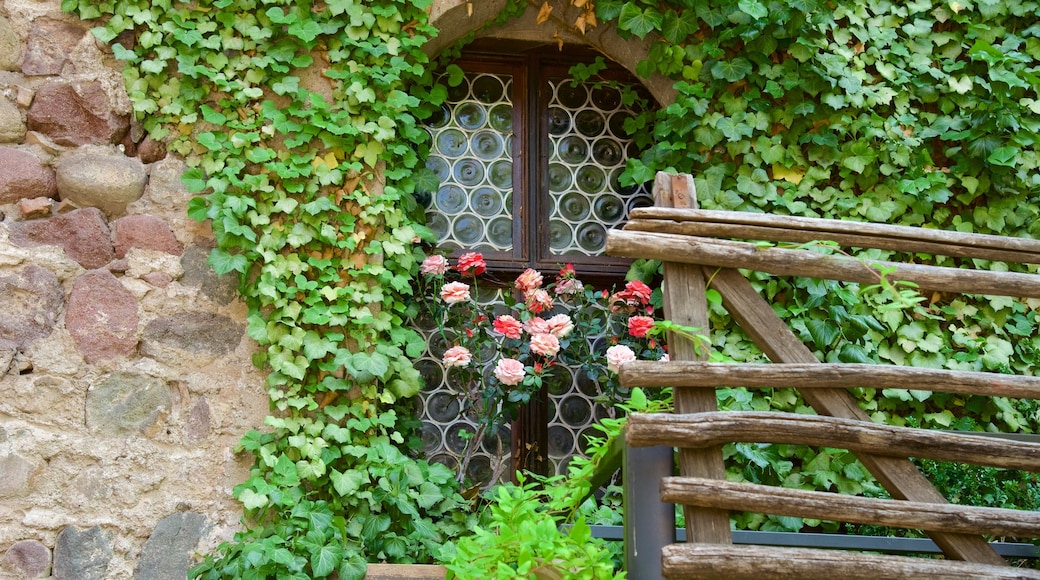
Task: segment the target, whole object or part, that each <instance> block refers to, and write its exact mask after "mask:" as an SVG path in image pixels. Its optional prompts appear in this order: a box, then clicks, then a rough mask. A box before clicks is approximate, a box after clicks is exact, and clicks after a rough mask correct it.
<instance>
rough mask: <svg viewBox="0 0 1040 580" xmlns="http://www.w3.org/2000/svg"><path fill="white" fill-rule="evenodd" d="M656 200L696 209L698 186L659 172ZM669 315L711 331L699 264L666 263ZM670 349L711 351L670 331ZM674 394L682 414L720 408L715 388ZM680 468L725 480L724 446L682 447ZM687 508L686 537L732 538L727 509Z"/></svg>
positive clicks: (696, 355) (692, 353) (685, 353)
mask: <svg viewBox="0 0 1040 580" xmlns="http://www.w3.org/2000/svg"><path fill="white" fill-rule="evenodd" d="M654 205H655V206H658V207H676V208H686V209H696V208H697V190H696V187H695V185H694V182H693V176H691V175H669V174H666V173H658V174H657V178H656V179H655V180H654ZM664 315H665V317H666V318H668V319H669V320H671V321H672V322H674V323H676V324H682V325H686V326H693V327H696V328H701V329H704V333H705V334H707V328H708V300H707V298H706V295H705V284H704V274H703V273H702V271H701V268H700V267H698V266H694V265H688V264H679V263H672V262H665V263H664ZM668 354H669V356H670V358H671V359H672V360H705V359H706V358H707V353H706V352H704V351H703V350H702V349H698V345H695V344H692V343H690V341H688V340H686V339H684V338H682V337H679V336H673V335H669V336H668ZM673 397H674V399H675V411H676V412H677V413H699V412H703V411H717V410H718V402H717V400H716V398H715V391H714V390H703V389H676V390H675V391H674V394H673ZM679 471H680V473H681V474H682V475H685V476H689V477H704V478H708V479H719V480H724V479H725V478H726V468H725V466H724V465H723V463H722V448H721V447H713V448H709V449H682V450H680V451H679ZM683 513H684V514H685V516H686V541H688V542H706V543H712V544H729V543H732V541H733V540H732V536H731V534H730V530H729V512H728V511H726V510H720V509H708V508H695V507H692V506H684V510H683Z"/></svg>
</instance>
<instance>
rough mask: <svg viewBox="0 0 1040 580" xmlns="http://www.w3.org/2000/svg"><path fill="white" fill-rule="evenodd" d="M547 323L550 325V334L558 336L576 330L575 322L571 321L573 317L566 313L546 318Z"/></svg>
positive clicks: (562, 336) (563, 335)
mask: <svg viewBox="0 0 1040 580" xmlns="http://www.w3.org/2000/svg"><path fill="white" fill-rule="evenodd" d="M545 323H546V325H548V326H549V334H551V335H553V336H555V337H556V338H564V337H565V336H567V335H568V334H570V333H571V331H572V330H574V323H573V322H571V317H570V316H567V315H566V314H557V315H556V316H553V317H552V318H550V319H549V320H546V321H545Z"/></svg>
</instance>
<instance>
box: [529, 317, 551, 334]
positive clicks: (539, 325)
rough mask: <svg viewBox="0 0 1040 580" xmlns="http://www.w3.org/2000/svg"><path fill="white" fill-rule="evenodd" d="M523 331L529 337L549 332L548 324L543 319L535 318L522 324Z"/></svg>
mask: <svg viewBox="0 0 1040 580" xmlns="http://www.w3.org/2000/svg"><path fill="white" fill-rule="evenodd" d="M524 330H526V331H527V334H530V335H535V334H547V333H548V332H549V323H548V322H547V321H546V320H545V319H544V318H539V317H537V316H535V317H534V318H530V319H528V320H527V322H525V323H524Z"/></svg>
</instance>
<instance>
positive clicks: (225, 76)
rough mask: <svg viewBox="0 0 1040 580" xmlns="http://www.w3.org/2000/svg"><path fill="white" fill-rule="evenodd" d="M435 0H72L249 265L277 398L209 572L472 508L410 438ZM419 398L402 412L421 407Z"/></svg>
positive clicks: (224, 237)
mask: <svg viewBox="0 0 1040 580" xmlns="http://www.w3.org/2000/svg"><path fill="white" fill-rule="evenodd" d="M427 4H428V2H427V1H426V0H402V1H397V0H385V1H380V2H365V3H358V2H353V1H352V0H346V1H344V0H333V1H329V2H310V1H304V2H296V1H289V0H271V1H267V0H265V2H263V3H262V4H258V3H257V2H256V1H255V0H215V1H211V0H206V1H203V2H198V3H191V4H182V3H171V2H169V1H160V2H145V1H143V0H117V1H114V2H110V1H107V0H96V1H95V0H66V1H65V2H63V8H64V9H65V10H67V11H70V12H76V13H77V14H78V15H79V16H80V17H81V18H83V19H95V18H101V19H103V20H102V22H101V23H100V24H99V25H98V26H97V27H96V28H94V30H93V32H94V34H95V36H97V37H98V38H99V39H101V40H102V41H105V42H109V43H112V44H111V46H112V50H113V53H114V55H115V56H116V58H118V59H120V60H123V61H125V63H126V66H125V69H124V76H125V80H126V88H127V92H128V94H129V96H130V98H131V101H132V103H133V107H134V112H135V113H136V115H137V117H138V119H139V120H140V121H141V123H142V125H143V126H144V128H145V129H146V130H147V131H148V132H149V134H150V135H151V136H152V137H153V138H155V139H158V140H165V141H167V142H168V148H169V150H170V151H172V152H174V153H176V154H179V155H181V156H183V157H185V159H186V160H187V162H188V164H189V167H190V169H189V170H188V171H187V172H186V174H185V175H184V183H185V184H187V186H188V187H189V189H190V190H191V191H193V192H195V193H198V194H200V197H198V198H196V199H194V200H192V202H191V203H190V204H189V208H188V213H189V215H190V216H191V217H193V218H195V219H198V220H200V221H202V220H206V221H208V222H209V223H210V224H211V225H212V228H213V232H214V234H215V236H216V240H217V248H215V249H214V250H213V252H212V254H211V256H210V264H211V265H212V266H213V267H214V269H215V270H216V271H217V272H219V273H229V272H236V273H237V274H238V275H239V278H240V286H239V288H240V291H241V294H242V297H243V298H244V300H245V302H246V304H247V305H248V308H249V313H248V322H249V325H248V332H249V336H250V337H251V338H253V339H254V340H255V341H256V342H257V343H258V344H259V345H260V347H261V350H260V352H258V353H257V355H256V356H255V357H254V361H255V362H256V363H257V364H258V365H260V366H264V367H265V368H267V369H268V370H269V371H270V372H269V375H268V377H267V389H268V393H269V395H270V399H271V404H272V407H273V408H274V410H275V412H276V416H273V417H270V418H268V421H267V428H268V430H267V431H265V432H263V433H260V432H251V433H249V434H247V435H246V436H245V438H244V439H243V441H242V448H243V449H244V450H245V451H247V452H249V453H251V454H252V455H253V456H254V457H255V465H254V466H253V469H252V472H251V476H250V478H249V480H247V481H246V482H244V483H243V484H241V485H239V486H237V487H236V488H235V496H236V497H237V498H238V499H239V500H240V501H241V502H242V503H243V505H244V507H245V508H246V511H247V515H248V516H249V523H250V524H251V527H250V528H249V529H248V530H246V531H244V532H241V533H240V534H239V535H238V537H237V538H236V541H235V542H232V543H228V544H224V545H222V546H221V547H220V548H219V549H218V553H219V555H218V556H216V557H214V556H210V557H208V558H207V559H206V561H205V562H203V563H202V564H201V565H200V566H199V567H198V568H197V569H196V570H195V571H194V574H196V575H198V576H201V577H207V578H216V577H243V578H267V577H278V578H321V577H328V576H330V575H336V574H338V576H339V577H340V578H360V577H361V576H362V575H363V573H364V568H365V566H364V563H365V562H366V561H379V560H386V561H392V562H416V561H424V562H428V561H432V560H434V559H436V557H437V556H438V553H439V551H440V550H441V549H443V548H444V547H445V546H450V545H451V539H452V538H453V537H455V536H457V535H458V534H460V533H462V532H464V531H465V530H466V529H467V528H468V526H469V522H468V516H467V510H466V509H465V508H466V506H465V505H464V504H463V502H462V500H461V498H460V497H459V496H458V494H457V492H456V491H455V487H454V483H453V480H452V477H451V473H450V472H449V471H448V470H446V469H445V468H443V467H442V466H439V465H429V464H427V463H426V462H425V461H417V460H415V459H412V458H411V457H409V456H408V455H407V454H406V452H407V445H406V441H407V440H406V434H407V433H408V429H407V427H406V425H405V424H404V421H399V420H398V416H399V415H398V409H397V408H396V407H400V408H401V409H407V406H406V405H405V403H406V399H407V398H408V397H410V396H412V395H414V394H415V393H416V392H418V390H419V388H420V384H421V379H420V376H419V373H418V372H417V371H416V370H415V369H414V368H413V366H412V363H411V358H410V357H413V356H415V355H416V353H417V351H418V350H419V347H420V346H421V338H420V337H419V335H418V334H417V333H416V332H414V331H412V330H410V329H409V328H408V327H407V325H406V324H405V322H404V321H405V320H406V319H407V318H408V317H409V316H411V314H412V310H413V309H414V306H413V305H412V301H411V296H410V295H411V292H412V286H411V280H412V275H413V272H414V270H415V269H416V266H417V263H418V262H417V260H418V259H420V258H421V253H420V251H419V249H418V242H419V241H421V239H422V238H424V237H427V230H426V228H425V227H423V226H422V225H421V221H420V220H421V215H420V210H419V206H418V205H417V203H416V202H415V199H414V198H413V196H412V193H413V191H414V187H415V183H416V182H417V181H421V180H422V179H423V178H424V175H423V172H424V171H425V170H424V169H422V163H421V161H420V160H421V158H422V156H423V155H424V154H425V151H426V145H425V142H426V139H427V134H426V132H425V131H424V130H423V129H422V127H421V126H420V125H419V123H418V121H417V118H419V117H421V116H422V115H424V114H425V111H426V108H428V107H430V106H436V105H437V104H438V102H439V101H438V97H437V95H438V93H437V92H435V91H430V88H429V87H430V84H431V81H430V78H431V77H430V75H429V74H428V73H427V66H428V60H427V57H426V55H425V54H424V53H423V52H422V50H421V48H422V46H423V45H424V44H425V43H426V42H427V40H428V39H429V38H430V37H431V36H432V35H433V34H434V33H435V31H434V30H433V29H432V28H431V27H430V26H429V25H428V24H427V13H426V10H425V9H426V8H427ZM407 412H408V411H405V413H407Z"/></svg>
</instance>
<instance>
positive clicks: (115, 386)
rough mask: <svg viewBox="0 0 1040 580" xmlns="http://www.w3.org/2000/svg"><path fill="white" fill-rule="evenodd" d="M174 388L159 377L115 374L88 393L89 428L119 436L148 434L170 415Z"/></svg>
mask: <svg viewBox="0 0 1040 580" xmlns="http://www.w3.org/2000/svg"><path fill="white" fill-rule="evenodd" d="M171 404H172V397H171V395H170V388H169V386H167V385H166V383H164V382H163V381H162V380H160V379H157V378H155V377H149V376H145V375H139V374H134V373H113V374H111V375H108V376H107V377H105V378H104V379H102V381H101V382H100V383H98V384H96V385H94V386H92V387H91V389H90V391H88V392H87V427H89V428H90V429H91V430H93V431H95V432H99V433H105V434H111V435H119V434H124V433H132V432H134V431H139V432H144V431H147V430H148V429H149V428H150V427H152V426H154V425H155V424H156V423H157V422H158V421H159V417H160V416H162V415H165V414H166V413H168V412H169V410H170V406H171Z"/></svg>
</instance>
